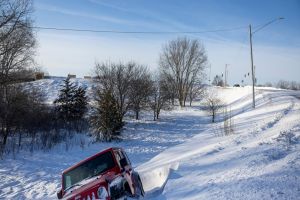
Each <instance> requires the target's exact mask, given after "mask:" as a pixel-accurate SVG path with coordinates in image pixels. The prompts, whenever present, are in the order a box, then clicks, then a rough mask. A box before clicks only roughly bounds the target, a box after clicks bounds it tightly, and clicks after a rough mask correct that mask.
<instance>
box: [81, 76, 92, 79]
mask: <svg viewBox="0 0 300 200" xmlns="http://www.w3.org/2000/svg"><path fill="white" fill-rule="evenodd" d="M83 78H84V79H92V77H91V76H84V77H83Z"/></svg>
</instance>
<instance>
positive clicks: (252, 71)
mask: <svg viewBox="0 0 300 200" xmlns="http://www.w3.org/2000/svg"><path fill="white" fill-rule="evenodd" d="M282 19H284V18H283V17H279V18H276V19H273V20H271V21H269V22H268V23H266V24H264V25H262V26H261V27H259V28H257V29H256V30H254V31H253V32H252V29H251V24H250V25H249V33H250V54H251V73H252V98H253V103H252V107H253V108H255V90H254V86H255V74H254V66H253V52H252V36H253V34H254V33H256V32H257V31H259V30H261V29H263V28H265V27H266V26H268V25H270V24H272V23H274V22H275V21H278V20H282Z"/></svg>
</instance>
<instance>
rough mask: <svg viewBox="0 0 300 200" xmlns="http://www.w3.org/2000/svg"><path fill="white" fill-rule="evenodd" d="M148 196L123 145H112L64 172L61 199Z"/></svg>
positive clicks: (59, 197) (80, 199) (108, 199)
mask: <svg viewBox="0 0 300 200" xmlns="http://www.w3.org/2000/svg"><path fill="white" fill-rule="evenodd" d="M141 196H144V190H143V186H142V182H141V179H140V177H139V175H138V173H137V172H135V171H134V170H133V169H132V167H131V163H130V161H129V159H128V157H127V155H126V153H125V152H124V151H123V149H121V148H109V149H106V150H104V151H102V152H99V153H97V154H96V155H93V156H91V157H89V158H87V159H85V160H83V161H81V162H79V163H77V164H75V165H74V166H72V167H70V168H68V169H66V170H65V171H63V173H62V188H61V189H60V190H59V192H58V193H57V197H58V199H62V198H64V199H68V200H83V199H84V200H88V199H90V200H92V199H101V200H113V199H119V198H124V197H125V198H126V197H133V198H139V197H141Z"/></svg>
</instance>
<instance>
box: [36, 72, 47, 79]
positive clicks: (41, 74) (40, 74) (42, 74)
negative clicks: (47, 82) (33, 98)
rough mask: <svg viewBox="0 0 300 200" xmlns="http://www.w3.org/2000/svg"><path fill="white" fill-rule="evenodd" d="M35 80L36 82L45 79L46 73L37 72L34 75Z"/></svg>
mask: <svg viewBox="0 0 300 200" xmlns="http://www.w3.org/2000/svg"><path fill="white" fill-rule="evenodd" d="M34 78H35V80H40V79H44V78H45V73H44V72H36V73H34Z"/></svg>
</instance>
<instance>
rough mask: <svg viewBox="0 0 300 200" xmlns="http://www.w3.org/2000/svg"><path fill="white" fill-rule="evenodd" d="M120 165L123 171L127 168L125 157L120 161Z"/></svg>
mask: <svg viewBox="0 0 300 200" xmlns="http://www.w3.org/2000/svg"><path fill="white" fill-rule="evenodd" d="M120 165H121V168H122V169H124V168H125V166H126V165H127V160H126V158H125V157H124V158H122V159H121V160H120Z"/></svg>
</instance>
